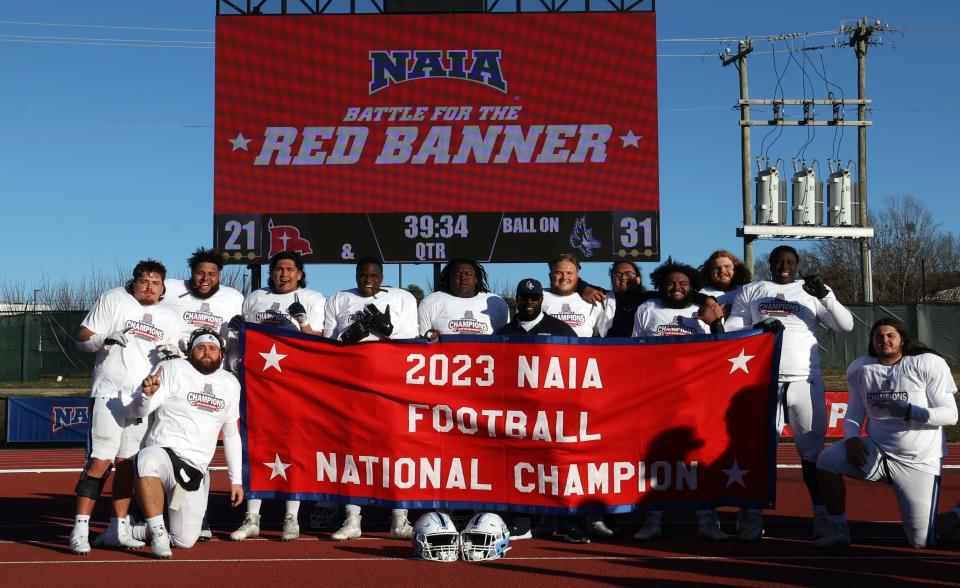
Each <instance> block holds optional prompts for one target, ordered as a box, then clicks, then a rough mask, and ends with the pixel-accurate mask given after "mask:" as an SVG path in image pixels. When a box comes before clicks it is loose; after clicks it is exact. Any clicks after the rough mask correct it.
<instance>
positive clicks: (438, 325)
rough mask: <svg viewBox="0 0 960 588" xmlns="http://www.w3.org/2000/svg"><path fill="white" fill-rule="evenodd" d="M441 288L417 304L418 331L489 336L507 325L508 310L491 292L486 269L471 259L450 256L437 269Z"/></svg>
mask: <svg viewBox="0 0 960 588" xmlns="http://www.w3.org/2000/svg"><path fill="white" fill-rule="evenodd" d="M439 287H440V289H439V290H438V291H437V292H434V293H433V294H430V295H429V296H427V297H426V298H424V299H423V301H422V302H421V303H420V308H419V310H418V321H419V328H420V332H421V333H423V334H424V336H425V337H427V338H428V339H436V338H437V337H438V336H440V335H492V334H494V333H495V332H497V330H499V329H500V328H501V327H503V325H505V324H507V320H508V318H509V315H510V310H509V309H508V308H507V303H506V302H504V300H503V298H501V297H499V296H497V295H496V294H493V293H491V292H490V287H489V286H488V285H487V272H486V270H484V269H483V266H482V265H480V264H479V263H477V262H476V261H475V260H473V259H452V260H450V261H449V262H448V263H447V265H445V266H444V267H443V270H441V272H440V284H439Z"/></svg>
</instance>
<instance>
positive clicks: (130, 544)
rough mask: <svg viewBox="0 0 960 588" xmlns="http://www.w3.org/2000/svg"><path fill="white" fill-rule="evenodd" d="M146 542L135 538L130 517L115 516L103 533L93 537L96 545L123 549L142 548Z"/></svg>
mask: <svg viewBox="0 0 960 588" xmlns="http://www.w3.org/2000/svg"><path fill="white" fill-rule="evenodd" d="M145 545H146V543H144V542H143V541H138V540H137V539H134V538H133V532H132V528H131V526H130V519H129V518H122V519H118V518H116V517H113V518H111V519H110V524H109V525H108V526H107V528H106V530H105V531H104V532H103V533H100V534H99V535H97V536H96V537H94V538H93V546H94V547H119V548H122V549H140V548H141V547H143V546H145Z"/></svg>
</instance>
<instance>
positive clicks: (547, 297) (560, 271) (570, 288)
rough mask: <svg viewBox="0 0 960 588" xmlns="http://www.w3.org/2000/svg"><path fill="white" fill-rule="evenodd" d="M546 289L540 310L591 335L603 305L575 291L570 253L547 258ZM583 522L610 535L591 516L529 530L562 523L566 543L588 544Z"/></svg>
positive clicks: (550, 520) (545, 530)
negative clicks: (590, 300) (548, 276)
mask: <svg viewBox="0 0 960 588" xmlns="http://www.w3.org/2000/svg"><path fill="white" fill-rule="evenodd" d="M548 267H549V268H550V289H549V290H547V291H545V292H544V293H543V304H542V309H543V312H544V313H545V314H546V315H547V316H551V317H553V318H555V319H557V320H559V321H561V322H564V323H566V324H567V325H568V326H569V327H570V328H571V329H573V331H574V333H576V335H577V337H593V336H594V335H595V334H596V331H597V325H598V323H599V322H600V315H601V313H602V312H603V307H602V306H601V305H600V303H599V302H587V301H586V300H585V299H584V298H583V297H581V295H580V294H578V293H577V288H578V285H579V284H580V260H578V259H577V257H576V256H575V255H572V254H570V253H562V254H560V255H558V256H557V257H555V258H553V259H552V260H550V262H549V263H548ZM583 522H585V523H586V525H587V528H588V529H589V531H590V533H591V534H592V535H594V536H596V537H610V536H612V535H613V531H612V530H611V529H610V528H609V527H607V526H606V525H605V524H604V522H603V520H602V519H601V518H599V517H594V518H591V519H589V520H585V521H582V520H581V519H580V518H578V517H572V516H565V517H556V516H544V517H543V518H542V519H541V520H540V523H539V524H538V525H537V527H536V528H535V529H534V530H533V535H534V536H535V537H547V536H550V535H552V534H554V533H556V532H557V531H558V530H559V528H560V527H561V525H562V526H563V531H564V535H563V539H564V540H565V541H567V542H569V543H589V542H590V538H589V537H588V535H587V531H586V530H584V527H583V525H582V523H583Z"/></svg>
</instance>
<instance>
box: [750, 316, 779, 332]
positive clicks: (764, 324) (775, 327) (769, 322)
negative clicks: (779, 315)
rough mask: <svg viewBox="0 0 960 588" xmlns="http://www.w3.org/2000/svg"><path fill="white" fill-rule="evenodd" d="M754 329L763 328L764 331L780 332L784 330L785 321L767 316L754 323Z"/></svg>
mask: <svg viewBox="0 0 960 588" xmlns="http://www.w3.org/2000/svg"><path fill="white" fill-rule="evenodd" d="M753 328H754V329H762V330H763V332H764V333H779V332H780V331H782V330H783V323H781V322H780V321H778V320H777V319H775V318H770V317H767V318H765V319H763V320H762V321H760V322H759V323H757V324H755V325H753Z"/></svg>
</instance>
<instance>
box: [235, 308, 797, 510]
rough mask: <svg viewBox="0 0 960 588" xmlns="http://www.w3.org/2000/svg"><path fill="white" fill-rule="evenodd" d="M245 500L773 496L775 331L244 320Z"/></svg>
mask: <svg viewBox="0 0 960 588" xmlns="http://www.w3.org/2000/svg"><path fill="white" fill-rule="evenodd" d="M244 340H245V343H244V346H245V351H244V380H245V381H244V402H243V404H242V412H241V415H242V416H241V420H242V421H243V426H242V434H243V435H244V452H245V458H244V484H245V486H246V487H247V490H248V491H249V492H250V495H251V496H253V497H259V498H267V497H289V498H295V499H304V500H308V499H314V500H332V501H339V502H352V503H354V504H378V505H384V506H396V507H403V508H482V509H486V510H491V509H492V510H497V509H510V510H520V511H530V512H554V513H567V512H573V511H575V510H577V509H583V510H587V509H593V510H605V511H608V512H623V511H629V510H633V509H635V508H651V507H663V508H669V507H674V506H677V507H679V506H691V505H707V504H710V505H719V504H728V505H740V506H755V507H763V506H769V505H772V504H773V497H774V494H775V493H774V487H775V475H776V469H775V468H776V466H775V463H774V460H775V438H774V409H775V393H774V390H775V383H776V366H777V365H778V363H779V358H778V355H779V343H778V341H777V339H776V336H774V335H770V334H760V333H759V332H745V333H734V334H726V335H719V336H690V337H682V338H676V339H673V338H659V339H656V340H649V341H647V340H641V344H639V345H638V344H635V343H634V344H611V343H607V342H605V341H603V340H590V342H583V341H576V340H570V339H566V338H550V339H544V338H537V339H527V338H522V339H512V340H510V341H507V340H506V339H504V338H500V337H488V338H479V337H467V336H459V337H446V338H441V340H440V341H439V342H434V343H426V342H425V341H424V340H422V339H420V340H410V341H405V342H387V341H384V342H374V343H361V344H356V345H346V344H342V343H339V342H333V341H329V340H325V339H321V338H318V337H313V336H310V335H304V334H301V333H291V332H289V331H280V330H276V329H273V328H271V327H264V326H259V325H249V324H248V325H247V327H246V331H245V339H244Z"/></svg>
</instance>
